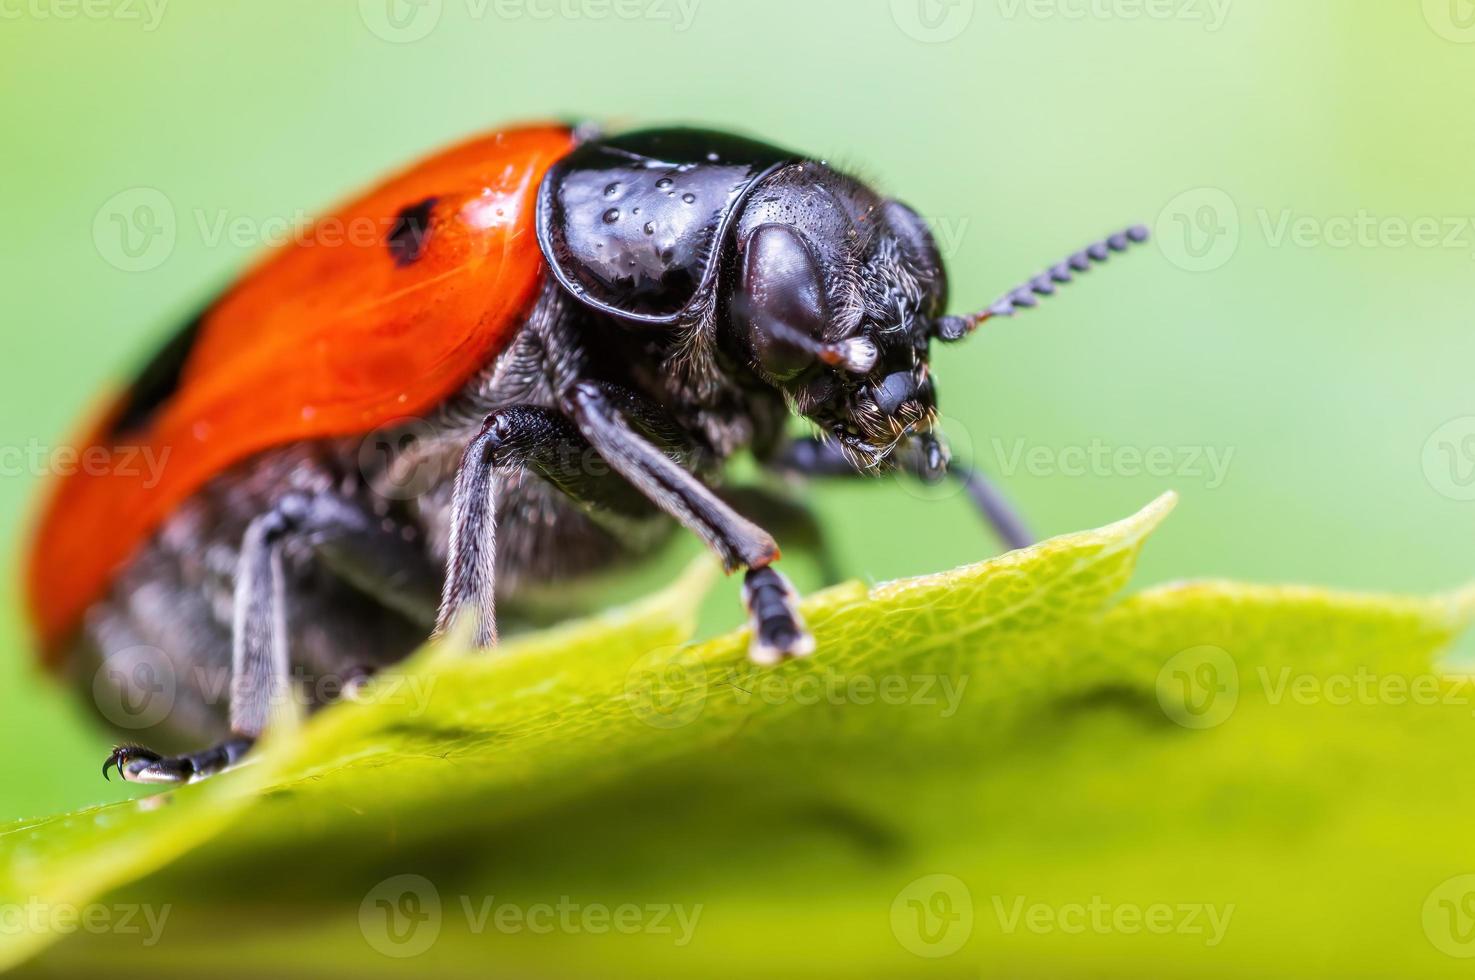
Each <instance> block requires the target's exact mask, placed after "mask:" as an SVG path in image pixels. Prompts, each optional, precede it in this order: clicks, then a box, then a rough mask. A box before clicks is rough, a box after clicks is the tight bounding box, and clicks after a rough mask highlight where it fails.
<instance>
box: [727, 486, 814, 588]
mask: <svg viewBox="0 0 1475 980" xmlns="http://www.w3.org/2000/svg"><path fill="white" fill-rule="evenodd" d="M719 496H721V497H722V499H723V500H726V501H727V502H728V503H729V504H732V506H733V507H734V508H735V509H736V510H737V511H738V513H740V514H743V515H745V516H747V517H748V518H749V519H751V520H753V521H754V522H756V523H757V524H759V525H761V526H762V527H766V528H768V529H769V530H770V531H772V532H773V534H774V536H775V537H778V538H780V539H782V540H783V542H784V547H786V548H792V549H793V550H799V551H803V552H805V553H808V554H810V555H812V556H813V558H814V561H815V564H816V565H817V566H818V567H819V574H820V578H821V580H822V581H823V582H824V584H825V585H836V584H838V583H839V582H840V581H841V579H842V578H843V576H842V574H841V571H840V565H839V563H838V561H837V560H836V557H835V549H834V548H833V547H831V544H830V538H829V536H828V535H827V534H825V529H824V525H823V524H822V523H821V522H820V519H819V515H817V514H816V513H815V512H814V509H813V508H811V507H810V506H809V505H807V504H805V503H804V502H803V501H801V500H797V499H794V498H792V497H790V496H788V495H786V494H783V493H779V492H775V491H774V490H771V489H769V488H768V487H764V486H745V487H733V488H731V489H729V490H723V491H721V492H720V494H719Z"/></svg>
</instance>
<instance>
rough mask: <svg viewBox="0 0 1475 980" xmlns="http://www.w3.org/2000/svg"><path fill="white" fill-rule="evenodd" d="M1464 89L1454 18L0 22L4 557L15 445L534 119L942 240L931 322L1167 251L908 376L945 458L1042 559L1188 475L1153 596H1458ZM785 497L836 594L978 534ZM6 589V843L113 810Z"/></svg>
mask: <svg viewBox="0 0 1475 980" xmlns="http://www.w3.org/2000/svg"><path fill="white" fill-rule="evenodd" d="M632 15H633V16H632ZM1472 83H1475V9H1472V8H1471V7H1470V5H1469V4H1468V3H1467V2H1466V0H1425V2H1424V3H1423V4H1422V6H1421V4H1419V3H1417V2H1404V3H1399V4H1370V3H1367V4H1350V3H1345V2H1336V0H1017V2H1016V0H895V2H893V0H833V2H820V0H804V2H794V0H744V2H741V3H739V2H734V0H640V2H631V0H611V2H608V3H606V2H603V0H525V2H524V0H502V2H500V3H497V2H493V0H487V2H481V0H443V2H437V0H422V2H421V3H418V4H416V3H410V2H407V0H364V2H362V3H360V2H356V0H315V2H313V3H296V2H287V0H239V2H236V0H168V2H167V3H166V2H164V0H153V2H152V4H149V3H146V2H144V0H127V2H125V0H91V2H90V3H88V4H87V5H85V6H84V5H83V4H81V3H80V2H72V0H0V134H3V135H0V140H3V146H4V153H3V155H0V159H3V163H0V168H3V169H0V174H3V180H0V212H3V214H4V216H5V219H6V224H7V231H6V233H5V234H4V235H3V236H0V269H3V273H0V275H3V284H4V292H3V295H4V300H5V307H4V320H5V324H6V326H5V330H4V335H5V341H6V349H5V356H4V357H3V358H0V372H3V378H0V449H3V453H0V456H3V458H0V464H3V472H0V476H3V479H0V546H3V548H4V549H5V551H6V553H7V554H11V555H17V556H18V555H19V553H20V551H21V549H22V547H23V541H24V538H25V535H26V529H27V522H28V518H29V516H30V514H31V512H32V510H33V507H34V503H35V498H36V495H37V491H38V489H39V486H40V483H41V480H42V477H43V476H44V474H43V473H41V472H39V470H40V469H44V467H39V468H38V467H35V466H33V465H30V464H29V463H28V462H27V460H26V457H27V456H29V455H30V453H29V449H30V448H32V447H38V446H39V447H49V446H54V445H57V444H58V443H59V442H60V441H61V440H63V439H64V438H65V437H66V435H67V434H68V432H69V431H70V429H71V427H72V426H73V425H74V423H75V422H76V420H77V419H78V418H79V416H80V415H81V413H82V412H83V411H84V410H85V408H86V407H87V406H88V404H89V401H90V400H91V399H93V398H94V397H95V396H96V395H97V394H98V393H99V391H100V390H102V389H104V388H105V387H106V386H108V385H109V384H114V383H117V382H118V381H119V380H120V379H121V378H122V376H123V373H124V372H125V371H126V370H127V368H128V367H129V365H131V364H133V363H135V362H136V361H137V360H138V359H139V358H140V357H142V356H144V355H146V354H147V353H148V351H149V350H150V348H152V347H153V346H154V345H156V344H157V343H158V342H160V340H161V339H162V338H163V337H164V336H166V334H167V333H168V332H169V331H170V330H171V329H172V328H173V327H174V326H175V325H176V324H177V323H178V322H179V321H180V320H181V319H182V317H183V316H185V315H186V314H187V313H188V312H189V311H191V310H192V308H194V307H196V306H197V305H198V304H199V303H201V302H202V301H203V300H205V299H206V298H207V297H208V296H209V295H210V294H211V293H212V292H214V291H215V290H216V289H218V288H219V287H220V286H221V285H223V284H224V283H226V282H227V281H229V279H230V278H231V277H232V276H233V274H235V273H236V272H237V271H238V270H239V269H240V268H241V267H242V266H243V264H245V263H246V262H248V261H249V260H250V259H251V257H252V256H253V255H254V254H256V253H257V252H258V251H259V248H258V244H259V241H260V239H261V235H262V234H269V233H270V232H271V231H272V227H273V224H272V223H273V222H281V221H283V220H285V221H288V222H292V221H295V220H297V218H298V217H300V216H301V217H305V216H307V215H310V214H312V213H313V212H314V211H316V210H318V209H320V208H322V207H324V206H326V205H328V204H330V203H332V202H333V201H335V200H337V199H339V198H341V197H343V196H344V195H345V194H346V193H348V192H351V191H353V190H354V189H356V188H358V187H360V186H361V185H363V184H365V183H366V182H369V181H372V180H373V179H375V178H376V177H377V176H378V175H380V174H382V173H384V172H385V171H386V169H388V168H392V167H395V166H397V165H399V164H402V163H404V162H406V161H408V160H411V159H413V158H414V157H416V156H417V155H419V154H421V153H422V152H425V151H428V150H431V149H434V148H436V147H438V146H440V145H442V144H444V143H446V142H448V141H450V140H453V139H456V138H458V137H461V136H464V135H466V134H469V133H472V132H475V131H477V130H481V129H486V128H489V127H494V126H496V125H498V124H501V123H506V122H509V121H514V120H519V119H527V118H538V117H547V116H563V117H593V118H600V119H604V120H607V121H610V122H611V123H613V124H616V125H634V124H650V123H662V122H672V121H686V122H699V123H703V124H708V125H712V126H717V127H724V128H731V129H736V130H742V131H746V132H749V133H752V134H754V135H757V136H761V137H764V138H767V139H769V140H771V141H774V142H778V143H782V144H789V145H792V146H794V147H796V148H799V149H803V150H805V151H808V152H811V153H814V154H816V155H823V156H825V157H827V158H828V159H829V160H831V161H832V162H834V163H837V164H840V165H842V166H845V167H849V168H851V169H853V170H856V171H858V172H859V173H861V174H862V175H864V176H866V177H869V178H871V179H872V180H874V181H875V182H877V183H878V184H879V185H880V186H881V187H883V188H884V189H886V190H887V191H889V192H891V193H893V194H895V195H896V196H899V197H902V198H903V199H905V200H907V201H909V202H910V203H912V204H913V205H914V206H915V207H916V208H917V209H918V210H919V211H920V212H922V213H923V214H924V215H925V216H927V217H928V218H929V219H930V220H931V221H932V223H933V225H934V228H935V229H936V230H937V233H938V237H939V239H940V241H941V244H942V247H943V249H944V251H945V253H946V257H947V259H948V261H949V263H950V266H951V269H952V275H953V286H954V305H955V307H956V308H957V309H960V310H961V309H964V308H971V307H973V306H980V305H982V304H984V303H986V302H988V301H990V300H992V299H993V298H994V296H995V295H996V294H997V293H998V292H1000V291H1001V290H1002V289H1004V288H1006V287H1008V286H1011V285H1012V284H1014V283H1015V282H1016V281H1018V280H1020V279H1022V278H1023V277H1025V276H1027V275H1029V274H1031V273H1033V272H1034V271H1036V270H1037V269H1039V268H1040V267H1042V266H1043V265H1045V264H1046V263H1048V262H1051V261H1054V260H1055V259H1057V258H1059V257H1060V256H1062V255H1063V254H1065V253H1066V252H1067V251H1069V250H1072V249H1074V248H1076V247H1078V246H1080V245H1081V244H1084V243H1085V242H1086V241H1087V240H1088V239H1090V238H1092V237H1094V236H1098V235H1100V234H1103V233H1105V232H1107V231H1110V230H1114V229H1115V228H1117V227H1120V226H1121V225H1123V224H1124V223H1126V222H1129V221H1136V220H1141V221H1144V222H1146V223H1149V224H1152V225H1154V226H1156V228H1157V230H1158V232H1159V237H1158V239H1157V245H1156V247H1154V248H1151V249H1146V250H1143V251H1142V252H1141V254H1137V255H1134V256H1132V257H1131V258H1130V259H1126V260H1123V261H1121V262H1119V263H1113V266H1112V267H1111V268H1109V269H1106V270H1101V271H1099V272H1096V273H1094V274H1093V275H1092V276H1090V277H1089V278H1088V280H1087V281H1086V282H1083V283H1082V284H1081V285H1079V286H1077V287H1075V288H1073V289H1071V290H1070V291H1068V292H1067V293H1066V294H1064V295H1062V296H1061V297H1060V298H1058V299H1057V300H1055V301H1053V302H1051V303H1049V304H1047V305H1046V306H1045V307H1044V308H1042V309H1041V310H1039V311H1037V312H1035V313H1033V314H1031V315H1029V316H1027V317H1024V318H1021V319H1019V320H1016V321H1012V322H1009V321H1005V322H996V323H995V324H993V325H991V326H990V327H989V328H988V329H987V330H986V331H984V332H983V333H982V334H980V335H979V336H977V337H975V338H974V339H973V340H972V341H970V342H969V343H968V344H966V345H964V346H961V347H957V348H952V349H949V350H946V351H943V352H940V353H939V354H938V355H937V357H936V364H937V368H936V373H937V375H938V377H939V378H940V386H941V392H942V397H943V399H944V411H945V412H946V414H947V415H948V416H949V419H950V421H949V431H950V433H951V435H952V437H953V439H954V442H955V445H956V446H957V448H958V449H959V450H960V452H968V453H969V454H971V455H972V456H973V458H974V459H976V460H977V461H978V462H980V463H981V464H982V465H983V466H984V467H985V468H986V469H988V470H990V471H991V472H992V473H994V474H995V476H996V477H997V478H998V479H999V481H1000V482H1001V483H1002V484H1003V485H1004V486H1005V487H1006V488H1007V490H1008V491H1009V493H1010V494H1011V495H1012V496H1013V498H1014V499H1015V500H1016V501H1017V502H1018V503H1019V505H1020V506H1021V507H1022V508H1023V509H1024V511H1025V512H1026V513H1027V514H1028V516H1029V517H1030V519H1031V520H1032V521H1033V522H1034V524H1035V525H1036V526H1037V528H1038V529H1039V530H1040V531H1041V532H1042V533H1048V534H1054V533H1059V532H1063V531H1067V530H1072V529H1076V528H1081V527H1087V526H1094V525H1098V524H1102V523H1105V522H1107V521H1109V520H1113V519H1115V518H1118V517H1121V516H1123V515H1125V514H1127V513H1130V512H1131V511H1133V510H1135V509H1136V508H1137V507H1138V506H1140V505H1141V504H1143V503H1144V502H1146V501H1147V500H1148V499H1150V498H1151V497H1152V496H1154V495H1156V494H1157V493H1158V492H1160V491H1161V490H1164V489H1168V488H1176V489H1178V490H1179V491H1181V492H1182V494H1183V497H1184V501H1183V505H1182V506H1181V508H1180V509H1179V512H1178V513H1177V514H1176V515H1175V516H1174V517H1173V519H1172V520H1171V522H1170V523H1169V524H1168V526H1167V527H1166V528H1165V529H1164V531H1163V532H1162V533H1161V534H1160V535H1159V536H1158V537H1157V538H1156V539H1155V540H1154V542H1153V544H1152V546H1151V547H1150V548H1149V549H1148V551H1147V553H1146V558H1145V562H1144V564H1143V566H1142V569H1141V572H1140V577H1141V578H1142V580H1143V581H1146V582H1158V581H1166V580H1171V579H1176V578H1184V577H1198V576H1233V577H1237V578H1244V579H1250V580H1262V581H1306V582H1312V583H1319V584H1328V585H1336V586H1343V587H1352V588H1358V589H1375V590H1398V591H1412V592H1418V591H1430V590H1437V589H1442V588H1446V587H1449V586H1452V585H1454V584H1456V583H1460V582H1463V581H1465V580H1467V579H1469V578H1470V577H1471V575H1472V573H1475V556H1472V555H1471V554H1470V551H1471V549H1470V547H1469V544H1470V542H1471V540H1472V533H1475V502H1472V501H1475V418H1472V417H1475V390H1472V385H1471V378H1470V374H1471V367H1472V365H1475V331H1472V330H1471V329H1470V310H1471V303H1470V298H1471V292H1472V285H1471V284H1472V272H1475V184H1472V182H1471V181H1470V179H1469V167H1470V160H1471V159H1472V157H1475V127H1472V126H1471V125H1470V123H1469V113H1468V106H1469V95H1470V92H1471V90H1472ZM159 195H162V197H163V198H164V199H165V200H166V201H167V210H168V212H169V213H170V214H172V216H173V221H172V223H171V225H170V227H172V229H173V235H172V240H171V238H170V236H167V235H166V236H162V237H160V238H158V239H155V240H154V241H153V242H152V244H151V245H150V246H149V247H148V248H145V249H143V250H142V251H141V252H138V253H137V254H130V253H129V252H128V251H125V250H123V249H122V248H121V245H122V244H123V243H122V241H121V239H120V238H119V235H118V232H117V229H116V227H115V226H114V225H113V224H112V222H113V218H114V216H115V215H121V216H124V217H126V218H131V217H133V216H135V215H136V214H137V213H138V212H137V208H138V205H139V203H141V202H142V203H149V204H156V203H157V202H158V201H159ZM160 213H163V212H160ZM223 223H224V224H226V225H233V226H235V227H237V228H238V229H240V231H239V233H238V234H236V235H232V234H230V233H226V234H223V235H222V234H220V229H221V228H222V225H223ZM264 396H265V397H270V395H269V393H264ZM970 446H971V449H970V448H969V447H970ZM1154 450H1155V452H1150V451H1154ZM1134 451H1141V453H1143V454H1144V456H1143V457H1139V456H1137V455H1134ZM1144 459H1145V460H1151V461H1153V463H1154V465H1153V466H1151V467H1149V466H1148V465H1147V464H1146V462H1144ZM1211 459H1212V460H1216V461H1217V462H1218V464H1219V466H1220V467H1222V469H1220V470H1216V469H1215V468H1214V467H1213V466H1211V465H1210V460H1211ZM1226 463H1227V466H1225V464H1226ZM813 492H814V495H815V497H816V498H817V499H818V500H819V502H820V505H821V507H822V508H823V512H824V514H825V515H826V517H827V520H828V523H829V525H830V527H831V529H832V531H833V532H834V534H835V536H836V538H837V541H838V545H839V549H840V553H841V555H842V558H843V562H844V566H845V568H846V569H847V570H848V571H849V572H850V573H852V574H854V575H856V576H859V577H864V578H869V579H882V578H888V577H893V576H897V575H902V574H912V573H919V572H925V571H929V570H933V569H938V568H942V567H946V566H950V565H954V564H958V563H962V562H966V561H970V560H975V559H977V558H979V557H982V556H983V555H985V554H987V553H988V551H989V550H990V548H991V544H990V542H989V541H988V539H987V538H986V537H985V536H984V535H983V534H982V533H981V532H980V531H978V530H977V528H976V525H975V522H974V519H973V518H972V516H971V515H970V514H969V513H968V511H967V508H966V507H965V506H964V505H963V504H962V502H961V501H959V500H957V499H956V498H942V499H937V498H934V497H933V496H931V495H929V494H926V493H923V492H922V491H920V490H917V489H916V488H910V487H901V486H898V485H895V484H888V485H857V486H834V485H825V486H821V487H818V488H816V489H815V490H814V491H813ZM17 564H18V562H17ZM11 579H12V580H13V579H14V575H13V574H12V575H11ZM810 581H812V576H811V577H810ZM6 591H7V594H8V595H12V596H13V595H14V593H15V589H14V588H13V587H9V586H7V590H6ZM5 605H6V612H5V614H4V617H3V637H4V645H5V648H6V650H5V655H4V656H3V658H0V736H3V737H4V739H5V741H6V743H7V744H8V745H9V746H10V751H9V752H8V753H7V760H6V763H7V775H6V780H5V788H4V790H3V792H0V818H11V817H19V816H26V815H35V814H39V813H46V812H51V811H56V810H61V809H65V808H73V807H77V806H80V805H83V804H88V803H93V802H100V801H104V800H110V799H116V798H118V795H119V793H120V792H121V791H120V790H119V788H118V787H117V786H116V785H109V784H106V783H103V782H102V781H101V780H100V779H99V778H98V775H97V769H98V766H99V764H100V762H101V759H102V756H103V755H104V754H105V751H106V748H107V746H108V745H109V743H110V736H109V735H108V734H107V733H105V732H103V731H102V730H101V729H100V728H97V727H95V726H93V725H91V724H90V723H89V722H88V720H87V716H86V715H85V714H83V713H82V712H81V711H80V710H79V709H78V708H76V707H74V705H73V703H72V699H71V698H70V697H69V696H67V695H66V693H65V692H62V691H60V690H58V689H56V688H55V687H54V685H52V684H50V683H48V682H47V681H45V680H44V679H43V678H41V677H40V676H38V674H37V673H36V672H35V671H34V670H33V669H32V667H31V663H32V658H31V653H30V646H29V640H28V637H27V635H26V631H25V629H24V626H23V621H22V619H21V615H20V612H19V608H18V602H17V601H16V600H15V599H13V598H9V599H7V600H6V604H5ZM723 609H724V612H723V613H722V618H723V619H724V620H725V621H726V622H727V623H728V624H732V623H733V622H735V620H736V613H735V612H734V611H733V608H732V607H731V606H725V607H723Z"/></svg>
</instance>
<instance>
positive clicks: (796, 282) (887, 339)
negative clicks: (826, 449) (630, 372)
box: [729, 162, 947, 477]
mask: <svg viewBox="0 0 1475 980" xmlns="http://www.w3.org/2000/svg"><path fill="white" fill-rule="evenodd" d="M736 244H737V270H736V275H735V276H733V277H732V279H731V280H730V281H731V282H732V294H731V298H730V304H729V305H730V323H731V325H732V327H733V333H734V335H735V338H736V340H737V343H738V347H739V352H740V354H742V355H745V356H746V358H747V360H748V361H749V363H750V364H751V366H752V367H753V369H754V370H755V371H756V372H757V373H758V374H759V376H761V377H762V378H763V379H764V380H765V381H767V382H768V383H769V384H772V385H774V386H775V387H777V388H778V389H780V390H781V391H782V392H783V393H784V395H785V396H786V398H787V399H788V400H789V402H790V404H791V405H792V407H793V409H794V410H795V411H796V412H797V413H798V414H800V415H802V416H804V417H805V418H807V419H809V420H810V421H811V422H813V423H814V424H815V425H816V426H817V427H818V428H819V430H820V432H821V433H822V434H823V435H824V436H826V437H828V438H831V439H834V440H835V441H836V442H837V443H838V444H839V445H840V447H841V448H842V450H843V451H844V453H845V455H846V456H847V457H848V458H849V459H850V460H851V462H852V463H853V464H854V465H855V466H857V467H858V468H860V469H862V470H872V471H875V470H881V469H886V468H889V467H892V466H894V465H896V464H897V463H898V462H899V461H901V460H902V459H904V458H906V457H907V454H909V453H916V454H918V455H917V456H916V457H915V460H916V461H917V462H919V463H921V464H922V466H921V469H922V471H923V472H924V474H927V475H932V476H938V477H940V476H941V475H942V474H943V472H944V471H945V468H946V464H947V455H946V450H945V448H944V445H943V443H942V441H941V439H940V438H939V436H938V434H937V433H936V432H935V428H936V419H937V391H936V387H935V385H934V383H933V380H932V376H931V371H930V369H929V365H928V354H929V350H928V348H929V346H930V341H931V339H932V338H933V336H934V335H935V332H936V330H935V325H936V323H937V322H938V320H939V318H940V317H941V316H942V311H943V308H944V307H945V305H946V303H947V276H946V273H945V271H944V269H943V266H942V261H941V258H940V256H939V254H938V250H937V247H936V245H935V243H934V242H933V239H932V236H931V234H930V233H929V231H928V229H927V226H926V224H925V223H924V222H923V221H922V219H921V218H920V217H919V216H918V215H917V214H916V213H915V212H914V211H912V210H911V209H910V208H908V207H907V206H905V205H903V204H901V203H899V202H897V201H892V200H886V199H884V198H882V197H880V196H879V195H878V194H876V193H875V192H873V191H871V190H870V189H869V188H867V187H866V186H864V185H863V184H861V183H859V182H858V181H855V180H853V179H851V178H849V177H845V176H844V175H841V174H839V173H837V172H835V171H834V170H832V169H830V168H829V167H827V166H825V165H823V164H818V163H812V162H806V163H796V164H793V165H791V166H789V167H786V168H784V169H782V170H779V171H778V172H776V173H774V174H773V175H772V176H770V177H769V178H768V179H767V180H765V181H764V182H763V183H762V184H760V185H759V186H758V187H757V188H756V189H755V190H754V191H753V194H752V196H751V198H750V199H749V201H748V203H747V205H746V207H745V208H744V209H743V213H742V215H741V217H740V218H739V220H738V224H737V231H736Z"/></svg>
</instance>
